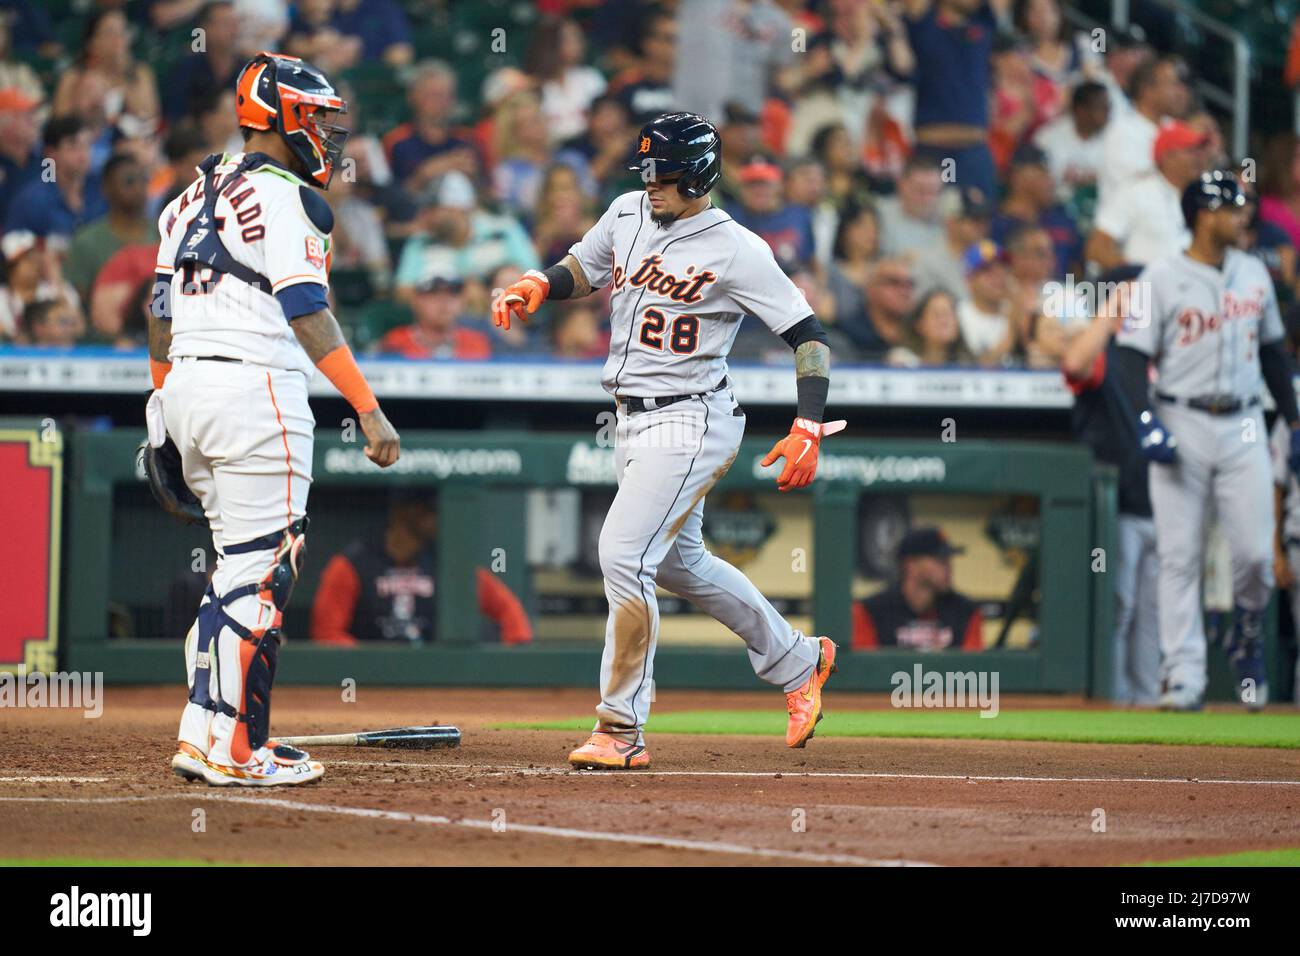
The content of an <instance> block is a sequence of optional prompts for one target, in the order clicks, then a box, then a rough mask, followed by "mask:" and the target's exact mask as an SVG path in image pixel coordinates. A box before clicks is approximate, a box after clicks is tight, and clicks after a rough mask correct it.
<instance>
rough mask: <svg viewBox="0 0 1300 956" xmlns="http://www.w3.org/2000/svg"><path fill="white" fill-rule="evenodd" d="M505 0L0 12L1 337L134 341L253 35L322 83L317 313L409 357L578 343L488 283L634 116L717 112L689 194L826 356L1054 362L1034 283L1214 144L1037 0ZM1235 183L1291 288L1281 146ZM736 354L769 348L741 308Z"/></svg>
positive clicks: (563, 347) (44, 7) (551, 225)
mask: <svg viewBox="0 0 1300 956" xmlns="http://www.w3.org/2000/svg"><path fill="white" fill-rule="evenodd" d="M521 6H522V5H519V4H512V5H505V4H499V3H492V2H484V3H482V4H468V3H467V4H457V3H443V2H436V0H405V2H399V0H364V2H363V0H303V2H297V3H292V4H291V3H289V2H287V0H216V2H202V0H151V2H149V0H144V2H121V0H118V2H112V0H99V2H90V0H83V2H78V0H51V2H48V3H46V2H35V0H3V2H0V222H2V223H3V238H2V252H3V280H4V281H3V286H2V287H0V343H13V344H18V345H27V346H46V347H62V348H66V347H69V346H75V345H83V344H84V345H100V346H113V347H124V348H138V347H140V346H142V345H143V341H144V336H145V328H146V326H145V315H146V308H147V303H148V298H149V292H150V288H151V285H152V278H153V263H154V250H155V247H156V246H155V243H156V237H157V229H156V216H157V213H158V210H159V209H160V208H161V207H162V206H163V205H164V204H165V203H166V202H167V201H169V200H170V198H171V197H173V196H174V195H175V194H176V193H178V192H179V191H180V190H181V189H182V188H184V187H185V186H186V185H188V184H189V183H190V182H191V181H192V179H193V176H194V172H193V170H194V167H195V165H196V164H197V163H198V162H199V161H200V160H201V159H202V158H203V157H204V156H206V155H207V154H209V153H211V152H221V151H229V152H236V151H239V150H240V149H241V148H242V141H241V138H240V135H239V131H238V129H237V127H236V124H235V109H234V81H235V77H236V75H237V74H238V71H239V69H240V67H241V66H242V65H243V63H244V62H245V61H246V59H247V58H248V57H249V56H250V55H251V54H253V53H255V52H257V51H258V50H260V49H271V50H279V51H282V52H286V53H290V54H296V55H301V56H304V57H306V58H309V59H310V60H311V61H312V62H313V63H315V64H317V65H318V66H320V67H322V68H323V69H325V70H326V71H327V72H328V73H330V75H331V76H332V77H333V78H334V79H335V80H336V82H337V83H338V85H339V87H340V90H341V91H342V93H343V95H344V96H345V97H346V98H347V99H348V100H349V101H350V103H351V109H350V112H349V115H348V116H347V118H346V122H347V123H348V125H349V126H351V127H352V129H353V130H354V133H353V135H352V137H351V139H350V141H349V143H348V146H347V150H346V152H345V162H344V165H343V169H342V171H341V172H340V174H339V175H337V176H336V177H335V179H334V181H333V184H332V186H331V188H330V190H329V192H328V193H327V194H326V195H327V199H328V200H329V202H330V204H331V206H332V207H333V209H334V211H335V215H336V223H337V225H336V228H335V232H334V246H333V251H332V256H333V260H332V286H333V289H332V294H333V297H334V305H335V307H336V311H337V313H338V314H339V317H340V320H341V321H342V322H343V324H344V326H345V328H346V329H347V331H348V333H349V335H350V336H351V337H352V339H353V345H354V347H356V348H357V349H359V350H361V351H365V352H370V353H384V354H392V355H399V356H405V357H408V358H435V357H447V358H461V359H481V358H488V357H493V356H518V355H538V356H543V355H548V356H553V357H556V358H561V359H591V358H597V357H600V356H601V355H602V354H603V353H604V351H605V348H606V344H607V340H608V324H607V319H606V310H605V309H604V307H603V302H602V301H601V298H600V296H595V297H592V298H589V299H586V300H581V301H576V302H571V303H556V304H547V305H545V306H544V307H543V311H542V313H541V314H540V315H539V316H538V317H537V318H536V319H535V321H533V322H532V323H530V324H529V325H527V326H524V327H520V326H519V325H516V326H515V327H514V328H511V329H510V330H509V331H505V332H503V331H501V330H498V329H496V328H494V327H493V326H492V325H491V322H490V321H489V319H488V303H489V297H490V294H491V290H492V289H493V288H494V287H497V286H499V285H501V284H503V283H504V281H505V280H506V279H507V278H510V277H513V276H515V275H517V274H518V273H519V272H520V271H521V270H523V269H528V268H535V267H539V266H545V265H549V264H551V263H553V262H555V261H557V260H558V259H559V258H561V257H562V256H563V254H564V252H565V251H566V250H567V249H568V247H569V245H570V244H571V243H572V242H574V241H575V240H576V239H577V238H579V237H580V236H581V235H582V234H583V232H584V231H585V230H586V229H587V228H588V227H590V226H591V225H592V224H593V223H594V221H595V217H596V216H597V215H598V214H599V212H600V211H601V210H602V209H603V208H604V206H605V204H606V203H607V202H608V200H609V199H611V198H612V197H613V196H616V195H618V194H619V193H621V192H624V191H627V190H630V189H637V188H640V187H641V181H640V178H639V175H638V173H637V172H630V171H629V170H628V162H629V160H630V158H631V155H632V151H633V147H634V143H635V135H636V130H637V129H638V128H639V126H640V124H641V123H643V122H645V121H646V120H647V119H648V118H651V117H653V116H655V115H657V114H659V113H661V112H665V111H669V110H674V109H689V110H693V111H697V112H700V113H702V114H704V115H705V116H707V117H709V118H711V119H712V120H713V121H714V122H715V123H716V125H717V126H718V128H719V130H720V133H721V137H722V142H723V151H724V175H723V180H722V183H721V184H720V186H719V188H718V189H717V190H715V192H714V193H713V198H714V201H715V202H716V203H718V204H720V205H722V206H723V207H724V208H725V209H726V210H727V212H728V213H730V214H731V215H732V216H733V217H734V218H735V219H736V220H737V221H739V222H741V223H742V224H744V225H745V226H747V227H749V228H750V229H752V230H753V231H755V232H756V233H758V234H759V235H761V236H762V237H763V238H764V239H765V240H766V241H767V242H768V243H769V245H770V246H771V247H772V250H773V252H774V254H775V255H776V257H777V260H778V261H779V262H780V263H781V265H782V267H783V268H784V269H786V270H787V272H788V273H789V274H790V275H791V276H792V277H793V278H794V280H795V282H796V283H797V284H798V285H799V286H800V287H801V288H802V289H803V291H804V292H805V294H806V295H807V298H808V300H809V302H810V303H811V304H812V305H813V307H814V309H815V310H816V313H817V314H818V316H819V317H820V318H821V319H822V321H823V323H824V324H825V325H826V326H827V328H828V329H829V331H830V334H831V336H832V338H833V340H832V348H833V350H834V351H835V353H836V355H837V361H884V362H888V363H890V364H894V365H902V366H919V365H953V364H956V365H972V366H984V367H1007V366H1011V367H1031V368H1055V367H1058V366H1059V365H1060V363H1061V359H1062V355H1063V353H1064V350H1065V348H1066V343H1067V340H1068V338H1069V333H1070V328H1071V326H1072V325H1074V324H1076V323H1081V322H1086V321H1087V319H1088V308H1089V306H1088V303H1087V302H1085V301H1084V300H1083V299H1082V298H1080V299H1079V301H1078V302H1077V303H1076V302H1074V301H1073V300H1072V299H1071V298H1070V297H1069V295H1068V294H1067V295H1066V296H1065V297H1064V298H1062V296H1061V294H1060V292H1059V289H1060V284H1061V283H1064V282H1065V280H1066V278H1067V276H1068V277H1070V278H1071V280H1073V281H1078V280H1082V279H1084V278H1086V277H1094V276H1097V275H1099V274H1101V273H1102V272H1104V271H1106V270H1110V269H1114V268H1116V267H1119V266H1122V265H1126V264H1127V265H1133V264H1138V265H1140V264H1143V263H1145V262H1147V261H1149V260H1150V259H1151V258H1153V257H1155V256H1156V255H1159V254H1160V253H1161V251H1163V250H1167V249H1169V247H1170V245H1171V244H1175V243H1177V242H1179V241H1182V240H1183V239H1184V238H1185V229H1184V227H1183V225H1182V218H1181V214H1180V213H1179V210H1178V202H1177V197H1178V195H1179V193H1180V192H1181V190H1182V188H1183V186H1184V185H1185V184H1186V183H1187V182H1190V181H1191V179H1192V178H1194V177H1195V176H1196V175H1198V174H1199V173H1200V171H1201V170H1202V169H1204V168H1206V167H1210V166H1219V165H1227V164H1229V163H1230V161H1231V159H1233V158H1231V157H1229V156H1228V155H1227V154H1226V150H1225V145H1224V140H1223V136H1222V134H1221V131H1220V128H1219V124H1218V121H1217V119H1216V117H1215V116H1214V115H1212V114H1211V113H1210V111H1209V110H1207V109H1206V108H1205V107H1204V105H1203V104H1201V103H1199V102H1198V101H1197V100H1196V98H1195V97H1194V95H1193V93H1192V90H1191V88H1190V86H1189V77H1188V71H1187V68H1186V66H1185V64H1184V63H1183V62H1181V61H1180V60H1179V59H1178V58H1176V57H1174V56H1172V55H1169V54H1167V53H1162V52H1161V51H1160V50H1157V49H1156V48H1154V46H1153V45H1152V44H1151V43H1148V42H1147V39H1146V37H1145V35H1144V34H1143V33H1142V31H1141V29H1140V28H1138V27H1132V28H1130V29H1129V30H1127V31H1123V32H1116V31H1105V32H1103V33H1101V34H1098V33H1093V32H1086V33H1085V32H1080V31H1076V30H1074V29H1072V28H1071V27H1070V26H1069V25H1068V24H1067V22H1066V20H1065V18H1064V16H1063V13H1062V10H1061V8H1060V5H1059V3H1058V0H989V2H984V0H676V2H668V0H664V2H659V3H646V2H640V0H537V2H536V3H534V4H533V5H532V7H531V9H530V8H528V7H526V6H522V13H521ZM507 9H508V10H510V11H511V14H510V17H511V19H509V20H507V21H503V19H502V18H503V17H504V16H505V12H506V11H507ZM503 22H504V23H505V25H504V26H503V25H502V24H503ZM51 172H53V175H51ZM1259 173H1260V176H1259V182H1260V183H1261V185H1262V187H1263V188H1262V190H1261V192H1262V195H1261V196H1259V197H1258V209H1257V216H1256V217H1255V219H1254V224H1253V227H1252V229H1251V230H1250V234H1249V238H1248V240H1247V241H1248V242H1249V244H1250V245H1251V247H1252V248H1253V249H1255V250H1256V251H1257V253H1258V254H1259V255H1261V256H1263V257H1264V258H1265V260H1266V261H1267V262H1268V264H1269V266H1270V268H1271V269H1272V271H1273V273H1274V276H1275V278H1276V279H1277V280H1278V284H1279V291H1280V293H1281V296H1282V298H1283V300H1284V302H1287V301H1290V300H1292V299H1293V298H1294V294H1293V289H1294V288H1295V285H1296V255H1295V249H1296V246H1297V245H1300V152H1297V150H1296V138H1295V136H1294V135H1293V134H1285V135H1280V136H1279V137H1278V139H1277V142H1276V143H1275V144H1274V145H1273V148H1272V149H1271V150H1270V151H1269V154H1268V155H1267V156H1265V157H1263V160H1262V162H1261V163H1260V170H1259ZM1249 178H1250V179H1251V180H1252V182H1253V181H1254V179H1255V177H1254V176H1251V177H1249ZM1067 290H1068V286H1067ZM733 356H734V357H735V358H736V359H737V360H741V361H746V360H748V361H765V360H768V359H769V357H770V358H771V360H773V361H782V362H788V361H789V357H788V356H789V350H788V349H787V348H785V346H784V344H783V343H781V342H780V341H779V340H778V339H777V338H776V337H774V336H772V335H771V334H770V333H769V332H767V331H766V330H765V329H764V328H763V327H761V326H760V325H759V324H758V323H746V324H745V326H743V327H742V332H741V334H740V338H739V340H738V341H737V343H736V348H735V350H734V352H733Z"/></svg>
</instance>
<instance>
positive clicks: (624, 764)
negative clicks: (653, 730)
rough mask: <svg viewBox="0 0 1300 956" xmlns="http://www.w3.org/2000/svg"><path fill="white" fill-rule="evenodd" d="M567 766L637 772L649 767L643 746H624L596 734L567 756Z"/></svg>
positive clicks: (648, 756)
mask: <svg viewBox="0 0 1300 956" xmlns="http://www.w3.org/2000/svg"><path fill="white" fill-rule="evenodd" d="M569 764H570V766H573V767H576V768H578V769H579V770H639V769H640V768H642V767H648V766H650V754H649V752H648V751H647V750H646V749H645V745H644V744H625V743H623V741H621V740H619V739H618V738H617V737H611V736H610V735H609V734H602V733H599V732H597V733H594V734H592V735H591V737H590V738H588V740H587V742H586V743H585V744H583V745H582V746H581V747H579V748H578V749H577V750H575V751H574V752H573V753H571V754H569Z"/></svg>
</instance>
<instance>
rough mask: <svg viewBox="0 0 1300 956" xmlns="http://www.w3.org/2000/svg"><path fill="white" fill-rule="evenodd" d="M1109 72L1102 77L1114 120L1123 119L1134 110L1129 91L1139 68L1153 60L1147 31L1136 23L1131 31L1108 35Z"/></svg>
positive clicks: (1132, 24)
mask: <svg viewBox="0 0 1300 956" xmlns="http://www.w3.org/2000/svg"><path fill="white" fill-rule="evenodd" d="M1106 41H1107V42H1106V69H1105V70H1104V71H1103V72H1102V74H1101V76H1099V77H1098V80H1099V82H1100V83H1101V85H1102V86H1104V87H1106V92H1107V93H1109V94H1110V111H1111V115H1112V116H1120V115H1121V114H1124V113H1127V112H1129V111H1130V110H1132V109H1133V103H1132V102H1131V101H1130V100H1129V88H1130V86H1131V85H1132V82H1133V74H1134V72H1135V71H1136V70H1137V68H1138V67H1139V66H1140V65H1142V64H1143V63H1145V62H1146V61H1147V60H1149V59H1150V58H1151V57H1152V55H1153V54H1152V52H1151V45H1150V44H1149V43H1147V37H1146V31H1145V30H1143V29H1142V27H1140V26H1139V25H1138V24H1136V23H1130V24H1129V25H1128V28H1127V29H1124V30H1117V29H1113V28H1112V29H1109V30H1107V31H1106Z"/></svg>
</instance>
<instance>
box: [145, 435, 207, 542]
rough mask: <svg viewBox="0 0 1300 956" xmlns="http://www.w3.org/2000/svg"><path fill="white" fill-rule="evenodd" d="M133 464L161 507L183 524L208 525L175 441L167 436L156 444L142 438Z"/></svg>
mask: <svg viewBox="0 0 1300 956" xmlns="http://www.w3.org/2000/svg"><path fill="white" fill-rule="evenodd" d="M136 465H137V466H138V468H139V470H141V471H143V472H144V475H145V478H147V479H148V481H149V490H150V491H152V492H153V496H154V498H155V499H157V501H158V504H160V505H162V509H163V511H165V512H167V513H168V514H169V515H172V516H173V517H175V518H180V519H181V520H182V521H184V522H185V523H186V524H195V525H198V526H199V527H202V528H206V527H207V526H208V517H207V515H205V514H204V513H203V506H202V505H201V504H199V499H198V498H196V497H194V492H192V491H190V488H189V485H187V484H185V476H184V473H183V472H182V469H181V453H180V449H178V448H177V447H176V443H175V442H174V441H172V440H171V437H170V436H168V438H167V440H166V441H164V442H163V443H162V444H161V445H159V446H158V447H157V448H155V447H154V446H153V445H151V444H149V442H148V440H145V441H144V442H142V443H141V444H140V448H139V450H138V451H137V452H136Z"/></svg>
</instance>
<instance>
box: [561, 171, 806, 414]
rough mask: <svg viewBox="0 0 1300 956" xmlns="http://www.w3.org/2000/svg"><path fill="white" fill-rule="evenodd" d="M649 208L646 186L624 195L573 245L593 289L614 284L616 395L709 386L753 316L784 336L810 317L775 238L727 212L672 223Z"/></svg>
mask: <svg viewBox="0 0 1300 956" xmlns="http://www.w3.org/2000/svg"><path fill="white" fill-rule="evenodd" d="M650 212H651V210H650V202H649V200H648V198H647V197H646V194H645V192H643V191H637V192H629V193H624V194H623V195H622V196H619V197H618V198H617V199H615V200H614V202H613V203H611V204H610V207H609V209H607V210H606V211H605V214H604V215H603V216H601V217H600V221H599V222H597V223H596V225H594V226H592V227H591V229H590V230H588V232H587V234H586V235H585V236H583V237H582V238H581V239H580V240H578V241H577V242H576V243H574V244H573V246H572V247H571V248H570V249H569V253H570V254H571V255H573V256H574V257H575V258H576V259H577V260H578V264H579V265H581V266H582V271H583V274H584V275H586V277H587V280H588V281H589V282H590V283H591V286H592V288H601V287H603V286H606V285H612V286H613V288H612V291H611V295H610V327H611V335H610V343H609V360H608V361H607V362H606V363H605V368H604V372H603V373H602V375H601V384H602V385H604V387H605V390H606V391H607V392H609V393H610V394H612V395H626V396H631V397H643V398H654V397H659V396H667V395H687V394H695V393H699V392H706V391H708V390H709V389H711V388H713V387H714V386H715V385H717V384H718V383H719V382H721V381H722V379H723V377H724V376H725V375H726V374H727V353H729V352H730V351H731V346H732V343H733V342H735V340H736V333H737V332H738V331H739V330H740V321H741V319H742V318H743V317H744V316H745V315H753V316H755V317H757V318H758V319H759V321H761V322H762V323H763V324H764V325H766V326H767V327H768V328H770V329H771V330H772V331H773V332H776V333H778V334H780V333H781V332H784V331H786V330H787V329H789V328H790V327H791V326H794V325H797V324H798V323H799V322H800V321H802V320H803V319H806V318H807V317H808V316H810V315H812V311H813V310H812V309H811V308H810V307H809V305H808V300H807V299H805V298H804V296H803V293H802V292H800V291H799V289H798V288H797V287H796V286H795V284H794V283H793V282H791V281H790V279H789V277H788V276H786V274H785V273H783V272H782V271H781V269H780V267H779V266H778V265H777V264H776V259H775V257H774V256H773V255H772V250H771V249H770V248H769V247H768V245H767V243H765V242H764V241H763V240H762V239H760V238H759V237H758V236H756V235H754V234H753V233H752V232H750V231H749V230H748V229H745V228H744V227H743V226H741V225H739V224H738V223H736V222H735V220H733V219H732V218H731V217H730V216H729V215H727V214H726V213H725V212H723V211H722V210H720V209H717V208H715V207H712V206H710V207H709V208H707V209H705V210H704V211H703V212H701V213H698V214H696V215H694V216H690V217H688V218H686V219H682V220H678V221H677V222H674V223H672V224H670V225H669V226H667V227H665V228H661V227H660V226H658V225H656V224H655V223H654V222H653V221H652V220H651V218H650Z"/></svg>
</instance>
